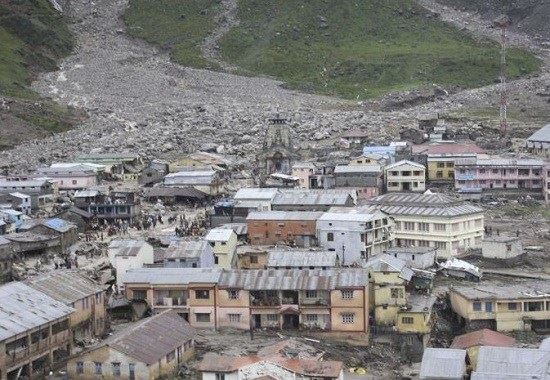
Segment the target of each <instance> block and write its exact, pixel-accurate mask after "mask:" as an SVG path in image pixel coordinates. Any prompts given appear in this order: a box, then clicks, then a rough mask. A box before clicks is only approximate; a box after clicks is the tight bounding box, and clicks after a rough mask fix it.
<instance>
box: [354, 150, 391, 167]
mask: <svg viewBox="0 0 550 380" xmlns="http://www.w3.org/2000/svg"><path fill="white" fill-rule="evenodd" d="M386 162H387V160H386V159H385V158H384V157H383V156H382V155H380V154H376V153H370V154H362V155H360V156H359V157H355V158H352V159H351V160H350V162H349V164H350V165H365V166H372V165H380V166H384V165H385V164H386Z"/></svg>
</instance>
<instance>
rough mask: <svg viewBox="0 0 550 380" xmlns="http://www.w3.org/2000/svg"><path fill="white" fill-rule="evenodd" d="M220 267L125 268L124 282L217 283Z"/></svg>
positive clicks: (160, 283) (167, 283) (166, 283)
mask: <svg viewBox="0 0 550 380" xmlns="http://www.w3.org/2000/svg"><path fill="white" fill-rule="evenodd" d="M220 273H221V269H218V268H138V269H130V270H127V271H126V273H125V274H124V275H123V280H124V283H140V284H141V283H144V284H151V285H153V284H157V285H162V284H165V285H175V284H177V285H185V284H191V283H199V284H201V283H207V284H211V283H217V282H218V280H219V278H220Z"/></svg>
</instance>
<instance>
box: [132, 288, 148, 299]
mask: <svg viewBox="0 0 550 380" xmlns="http://www.w3.org/2000/svg"><path fill="white" fill-rule="evenodd" d="M132 295H133V298H134V299H135V300H144V299H145V298H146V297H147V292H146V291H145V290H134V291H132Z"/></svg>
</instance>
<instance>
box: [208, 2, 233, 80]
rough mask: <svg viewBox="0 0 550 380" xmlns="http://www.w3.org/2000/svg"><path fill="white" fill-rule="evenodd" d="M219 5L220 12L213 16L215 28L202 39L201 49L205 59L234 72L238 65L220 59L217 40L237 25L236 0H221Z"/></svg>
mask: <svg viewBox="0 0 550 380" xmlns="http://www.w3.org/2000/svg"><path fill="white" fill-rule="evenodd" d="M220 7H221V8H220V12H219V13H218V14H217V15H216V16H215V21H216V25H217V26H216V29H214V31H213V32H212V33H211V34H210V35H209V36H208V37H206V38H205V39H204V42H203V44H202V46H201V50H202V54H203V56H204V57H205V58H206V59H208V60H210V61H213V62H215V63H217V64H218V65H220V67H221V68H222V69H224V70H226V71H229V72H236V71H237V70H238V67H236V66H233V65H230V64H228V63H227V62H225V61H224V60H223V59H221V57H220V47H219V42H220V40H221V39H222V37H223V36H224V35H225V34H226V33H227V32H228V31H229V29H231V28H232V27H234V26H237V25H239V19H238V16H237V10H238V4H237V0H222V1H221V3H220Z"/></svg>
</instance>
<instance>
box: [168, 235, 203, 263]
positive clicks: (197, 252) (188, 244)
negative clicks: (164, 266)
mask: <svg viewBox="0 0 550 380" xmlns="http://www.w3.org/2000/svg"><path fill="white" fill-rule="evenodd" d="M203 252H212V247H211V246H210V244H208V242H207V241H206V240H203V239H195V240H191V239H185V240H179V241H173V242H172V243H170V245H169V246H168V248H166V250H165V251H164V258H165V259H175V258H197V257H200V256H201V254H202V253H203Z"/></svg>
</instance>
